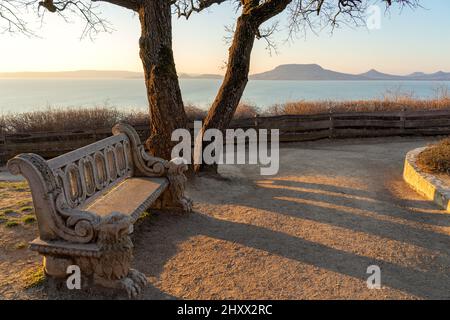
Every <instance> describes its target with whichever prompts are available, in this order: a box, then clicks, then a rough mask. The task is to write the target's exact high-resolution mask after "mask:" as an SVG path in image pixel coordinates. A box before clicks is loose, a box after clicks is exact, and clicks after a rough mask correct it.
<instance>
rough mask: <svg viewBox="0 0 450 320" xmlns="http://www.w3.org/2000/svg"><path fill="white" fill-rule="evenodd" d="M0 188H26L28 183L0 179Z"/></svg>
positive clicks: (17, 189) (18, 189)
mask: <svg viewBox="0 0 450 320" xmlns="http://www.w3.org/2000/svg"><path fill="white" fill-rule="evenodd" d="M0 189H12V190H15V191H24V190H28V183H27V182H26V181H17V182H10V181H0Z"/></svg>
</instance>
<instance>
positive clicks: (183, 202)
mask: <svg viewBox="0 0 450 320" xmlns="http://www.w3.org/2000/svg"><path fill="white" fill-rule="evenodd" d="M167 178H168V179H169V189H168V190H167V191H166V192H165V194H164V195H163V207H166V208H181V209H183V211H185V212H191V211H192V206H193V201H192V200H191V199H190V198H189V197H188V196H186V194H185V190H186V182H187V178H186V176H185V175H184V174H183V173H178V172H175V173H172V172H170V170H169V173H168V175H167Z"/></svg>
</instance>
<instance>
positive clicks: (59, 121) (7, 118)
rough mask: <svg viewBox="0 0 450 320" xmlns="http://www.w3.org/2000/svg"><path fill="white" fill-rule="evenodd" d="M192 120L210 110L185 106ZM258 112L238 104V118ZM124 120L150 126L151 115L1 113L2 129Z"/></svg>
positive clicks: (66, 127) (54, 128) (90, 126)
mask: <svg viewBox="0 0 450 320" xmlns="http://www.w3.org/2000/svg"><path fill="white" fill-rule="evenodd" d="M185 108H186V114H187V117H188V119H189V121H194V120H203V119H204V118H205V117H206V114H207V111H206V110H203V109H200V108H197V107H196V106H193V105H186V107H185ZM258 113H259V109H258V108H257V107H256V106H252V105H247V104H241V105H239V107H238V109H237V111H236V114H235V118H249V117H254V116H256V115H257V114H258ZM120 121H123V122H127V123H129V124H131V125H133V126H138V125H147V124H149V123H150V117H149V115H148V113H147V112H143V111H120V110H117V109H115V108H108V107H95V108H85V107H84V108H76V109H75V108H69V109H63V108H49V109H47V110H44V111H33V112H26V113H18V114H10V115H3V116H0V132H1V131H4V132H8V133H31V132H62V131H76V130H94V129H98V128H111V127H112V126H114V125H115V124H116V123H118V122H120Z"/></svg>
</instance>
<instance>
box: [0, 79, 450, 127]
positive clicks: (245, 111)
mask: <svg viewBox="0 0 450 320" xmlns="http://www.w3.org/2000/svg"><path fill="white" fill-rule="evenodd" d="M185 109H186V114H187V116H188V119H189V121H194V120H203V119H204V118H205V117H206V115H207V111H206V110H204V109H201V108H198V107H196V106H194V105H191V104H188V105H186V106H185ZM440 109H450V92H449V90H448V88H444V87H443V88H439V89H437V90H436V95H435V98H434V99H428V100H423V99H416V98H414V94H413V93H406V94H405V93H399V92H387V93H386V94H385V95H384V97H383V98H382V99H374V100H359V101H340V102H336V101H296V102H287V103H284V104H277V105H273V106H272V107H270V108H269V109H267V110H266V111H262V110H261V109H259V108H258V107H257V106H255V105H252V104H248V103H241V104H240V105H239V106H238V108H237V110H236V113H235V115H234V118H235V119H244V118H253V117H255V116H257V115H263V116H272V115H289V114H292V115H299V114H300V115H302V114H305V115H306V114H319V113H328V112H335V113H337V112H338V113H351V112H383V111H384V112H389V111H401V110H440ZM120 121H124V122H127V123H130V124H131V125H133V126H137V125H147V124H148V123H149V122H150V117H149V115H148V113H147V112H145V111H120V110H118V109H115V108H110V107H96V108H69V109H63V108H56V109H55V108H53V109H52V108H50V109H47V110H44V111H34V112H27V113H20V114H10V115H3V116H0V132H1V131H6V132H9V133H30V132H51V131H55V132H61V131H73V130H81V129H84V130H92V129H98V128H111V127H112V126H113V125H114V124H116V123H117V122H120Z"/></svg>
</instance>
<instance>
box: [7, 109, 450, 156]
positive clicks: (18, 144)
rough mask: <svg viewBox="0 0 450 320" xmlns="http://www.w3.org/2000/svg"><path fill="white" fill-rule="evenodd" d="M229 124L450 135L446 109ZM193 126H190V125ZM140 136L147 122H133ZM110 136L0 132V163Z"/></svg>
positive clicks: (295, 132) (301, 137) (290, 136)
mask: <svg viewBox="0 0 450 320" xmlns="http://www.w3.org/2000/svg"><path fill="white" fill-rule="evenodd" d="M230 128H243V129H249V128H255V129H269V130H270V129H279V130H280V142H298V141H312V140H318V139H325V138H329V139H338V138H358V137H386V136H406V135H446V134H450V110H435V111H400V112H370V113H326V114H315V115H282V116H271V117H256V118H252V119H242V120H234V121H233V122H232V124H231V126H230ZM191 129H192V127H191ZM136 130H137V131H138V133H139V135H140V136H141V139H142V140H145V138H146V137H147V136H148V134H149V130H148V126H138V127H136ZM109 135H111V128H104V129H98V130H77V131H67V132H40V133H30V134H7V133H6V134H5V133H3V134H1V133H0V163H2V162H3V163H4V162H6V160H7V159H9V158H11V157H13V156H14V155H16V154H19V153H23V152H32V153H38V154H40V155H42V156H43V157H46V158H51V157H55V156H57V155H59V154H62V153H66V152H68V151H71V150H74V149H77V148H80V147H82V146H85V145H87V144H90V143H92V142H95V141H98V140H100V139H103V138H106V137H108V136H109Z"/></svg>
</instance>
